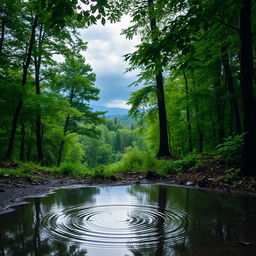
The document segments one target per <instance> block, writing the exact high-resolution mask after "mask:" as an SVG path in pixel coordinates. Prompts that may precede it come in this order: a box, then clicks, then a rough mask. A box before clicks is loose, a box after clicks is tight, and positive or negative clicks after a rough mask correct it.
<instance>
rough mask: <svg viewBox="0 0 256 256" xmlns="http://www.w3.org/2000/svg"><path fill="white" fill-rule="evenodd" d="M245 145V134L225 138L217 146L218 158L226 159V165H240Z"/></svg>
mask: <svg viewBox="0 0 256 256" xmlns="http://www.w3.org/2000/svg"><path fill="white" fill-rule="evenodd" d="M242 147H243V134H241V135H235V136H230V137H228V138H225V139H224V142H223V143H221V144H219V145H218V146H217V147H216V148H217V152H218V155H217V158H218V159H221V160H223V161H224V163H225V165H226V166H229V167H239V165H240V161H241V153H242Z"/></svg>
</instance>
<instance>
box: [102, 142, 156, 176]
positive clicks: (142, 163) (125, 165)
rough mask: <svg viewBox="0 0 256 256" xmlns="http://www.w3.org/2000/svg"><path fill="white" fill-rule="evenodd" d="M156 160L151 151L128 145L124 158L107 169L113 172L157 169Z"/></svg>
mask: <svg viewBox="0 0 256 256" xmlns="http://www.w3.org/2000/svg"><path fill="white" fill-rule="evenodd" d="M156 161H157V160H156V159H154V157H152V156H151V154H150V152H144V151H141V150H139V149H138V147H136V146H135V147H128V148H126V151H125V153H124V155H123V158H122V159H121V160H120V161H119V162H117V163H113V164H111V165H109V166H108V167H107V168H106V169H107V170H108V171H109V172H111V173H116V172H134V171H136V172H139V171H148V170H154V169H155V167H156Z"/></svg>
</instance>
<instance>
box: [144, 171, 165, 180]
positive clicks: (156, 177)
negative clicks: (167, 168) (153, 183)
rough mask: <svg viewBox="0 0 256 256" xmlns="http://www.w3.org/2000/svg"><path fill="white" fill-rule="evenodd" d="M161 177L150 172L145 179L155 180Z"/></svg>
mask: <svg viewBox="0 0 256 256" xmlns="http://www.w3.org/2000/svg"><path fill="white" fill-rule="evenodd" d="M160 177H161V176H160V175H159V174H157V173H156V172H152V171H149V172H147V174H146V177H145V178H146V179H147V180H154V179H159V178H160Z"/></svg>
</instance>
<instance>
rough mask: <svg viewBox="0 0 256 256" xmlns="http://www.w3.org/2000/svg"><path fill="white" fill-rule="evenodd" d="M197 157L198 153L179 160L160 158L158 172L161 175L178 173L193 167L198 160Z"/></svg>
mask: <svg viewBox="0 0 256 256" xmlns="http://www.w3.org/2000/svg"><path fill="white" fill-rule="evenodd" d="M199 157H200V155H195V154H191V155H188V156H186V157H185V158H183V159H181V160H174V161H171V160H161V161H160V163H159V173H160V174H162V175H166V174H170V173H180V172H182V171H183V170H186V169H190V168H191V167H193V166H194V165H195V164H196V163H197V162H198V159H199Z"/></svg>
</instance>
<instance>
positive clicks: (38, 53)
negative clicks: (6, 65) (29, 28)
mask: <svg viewBox="0 0 256 256" xmlns="http://www.w3.org/2000/svg"><path fill="white" fill-rule="evenodd" d="M43 39H44V31H43V25H41V26H40V31H39V37H38V47H37V49H36V51H35V58H34V64H35V86H36V94H37V95H40V93H41V90H40V69H41V60H42V43H43ZM40 112H41V110H40V108H39V109H38V112H37V115H36V147H37V161H38V162H39V163H40V164H42V165H43V164H44V163H43V162H44V155H43V133H42V122H41V113H40Z"/></svg>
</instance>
